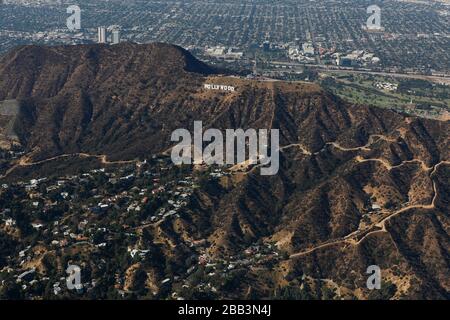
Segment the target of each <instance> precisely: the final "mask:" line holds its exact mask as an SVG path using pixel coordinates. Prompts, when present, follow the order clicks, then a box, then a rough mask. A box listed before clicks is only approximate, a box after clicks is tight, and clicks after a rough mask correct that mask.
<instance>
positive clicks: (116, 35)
mask: <svg viewBox="0 0 450 320" xmlns="http://www.w3.org/2000/svg"><path fill="white" fill-rule="evenodd" d="M111 43H112V44H118V43H120V31H119V30H114V31H113V32H112V36H111Z"/></svg>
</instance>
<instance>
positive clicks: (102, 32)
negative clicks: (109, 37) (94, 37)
mask: <svg viewBox="0 0 450 320" xmlns="http://www.w3.org/2000/svg"><path fill="white" fill-rule="evenodd" d="M98 43H106V28H105V27H99V28H98Z"/></svg>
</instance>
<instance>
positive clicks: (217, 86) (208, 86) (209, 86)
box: [204, 84, 234, 92]
mask: <svg viewBox="0 0 450 320" xmlns="http://www.w3.org/2000/svg"><path fill="white" fill-rule="evenodd" d="M204 88H205V89H206V90H221V91H230V92H233V91H234V87H232V86H226V85H222V84H205V86H204Z"/></svg>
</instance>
